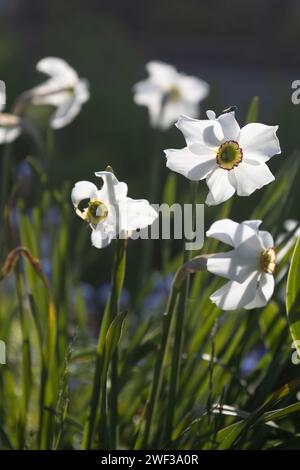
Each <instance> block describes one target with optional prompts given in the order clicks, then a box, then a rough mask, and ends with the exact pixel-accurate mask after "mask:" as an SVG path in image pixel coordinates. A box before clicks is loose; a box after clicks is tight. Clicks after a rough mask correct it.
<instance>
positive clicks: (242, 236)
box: [206, 219, 276, 310]
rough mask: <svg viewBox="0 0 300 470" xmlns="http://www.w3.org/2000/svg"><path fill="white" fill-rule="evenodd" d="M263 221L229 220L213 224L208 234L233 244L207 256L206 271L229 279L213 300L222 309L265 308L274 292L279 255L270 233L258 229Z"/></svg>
mask: <svg viewBox="0 0 300 470" xmlns="http://www.w3.org/2000/svg"><path fill="white" fill-rule="evenodd" d="M260 224H261V221H260V220H246V221H244V222H242V223H240V224H238V223H236V222H233V221H232V220H230V219H223V220H219V221H217V222H215V223H213V224H212V226H211V227H210V229H209V230H208V231H207V233H206V235H207V236H208V237H212V238H216V239H217V240H220V241H221V242H224V243H227V244H228V245H231V246H232V247H233V250H231V251H228V252H226V253H219V254H214V255H212V256H210V257H209V258H208V259H207V270H208V271H210V272H211V273H214V274H216V275H218V276H222V277H225V278H227V279H230V281H229V282H227V283H226V284H225V285H224V286H223V287H221V288H220V289H218V290H217V291H216V292H214V293H213V294H212V295H211V297H210V299H211V300H212V302H213V303H215V304H216V305H217V306H218V307H219V308H221V309H222V310H235V309H237V308H241V307H244V308H246V309H252V308H258V307H263V306H264V305H266V304H267V302H268V301H269V300H270V298H271V296H272V294H273V291H274V277H273V274H274V271H275V267H276V254H275V249H274V241H273V238H272V236H271V234H270V233H269V232H266V231H262V230H259V229H258V228H259V226H260Z"/></svg>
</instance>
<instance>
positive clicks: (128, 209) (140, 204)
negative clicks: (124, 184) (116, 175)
mask: <svg viewBox="0 0 300 470" xmlns="http://www.w3.org/2000/svg"><path fill="white" fill-rule="evenodd" d="M119 214H120V230H125V231H127V232H129V231H133V230H137V229H143V228H145V227H148V226H149V225H152V223H153V222H154V220H155V219H156V218H157V217H158V214H157V212H156V211H155V210H154V209H153V207H151V205H150V204H149V202H148V201H147V200H146V199H131V198H129V197H127V198H126V199H124V200H122V201H121V202H120V204H119Z"/></svg>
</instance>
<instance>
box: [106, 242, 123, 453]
mask: <svg viewBox="0 0 300 470" xmlns="http://www.w3.org/2000/svg"><path fill="white" fill-rule="evenodd" d="M126 244H127V242H126V240H119V239H117V240H116V251H115V261H114V271H113V277H112V294H111V308H110V323H111V322H112V321H113V320H114V318H116V316H117V315H118V314H119V313H120V299H121V293H122V289H123V283H124V277H125V267H126ZM109 442H110V449H117V447H118V349H116V351H115V352H114V354H113V357H112V363H111V394H110V439H109Z"/></svg>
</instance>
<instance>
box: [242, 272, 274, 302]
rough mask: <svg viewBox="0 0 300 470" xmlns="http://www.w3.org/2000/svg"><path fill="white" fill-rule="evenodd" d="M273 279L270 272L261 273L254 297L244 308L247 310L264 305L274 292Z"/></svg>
mask: <svg viewBox="0 0 300 470" xmlns="http://www.w3.org/2000/svg"><path fill="white" fill-rule="evenodd" d="M274 286H275V281H274V277H273V276H272V274H267V273H264V274H262V275H261V278H260V281H259V285H258V289H257V293H256V296H255V298H254V299H253V300H252V301H251V302H250V303H249V304H247V305H245V307H244V308H246V309H247V310H250V309H253V308H260V307H264V306H265V305H266V304H267V303H268V301H269V300H270V298H271V297H272V295H273V292H274Z"/></svg>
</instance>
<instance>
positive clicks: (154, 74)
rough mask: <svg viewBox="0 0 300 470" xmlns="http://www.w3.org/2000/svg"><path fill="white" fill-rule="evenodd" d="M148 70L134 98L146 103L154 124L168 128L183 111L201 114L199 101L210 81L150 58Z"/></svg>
mask: <svg viewBox="0 0 300 470" xmlns="http://www.w3.org/2000/svg"><path fill="white" fill-rule="evenodd" d="M146 70H147V72H148V73H149V78H147V79H146V80H143V81H141V82H139V83H137V84H136V85H134V88H133V91H134V102H135V103H136V104H139V105H143V106H147V108H148V109H149V115H150V123H151V125H152V126H153V127H158V128H160V129H167V128H169V127H170V126H172V125H173V124H174V123H175V122H176V120H177V119H178V118H179V116H180V115H181V114H188V115H189V116H193V117H197V116H198V114H199V103H200V101H202V100H203V99H204V98H206V96H207V95H208V93H209V85H208V83H206V82H205V81H203V80H200V79H199V78H196V77H190V76H187V75H185V74H183V73H179V72H177V70H176V69H175V67H173V66H172V65H168V64H165V63H163V62H156V61H152V62H148V64H147V65H146Z"/></svg>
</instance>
